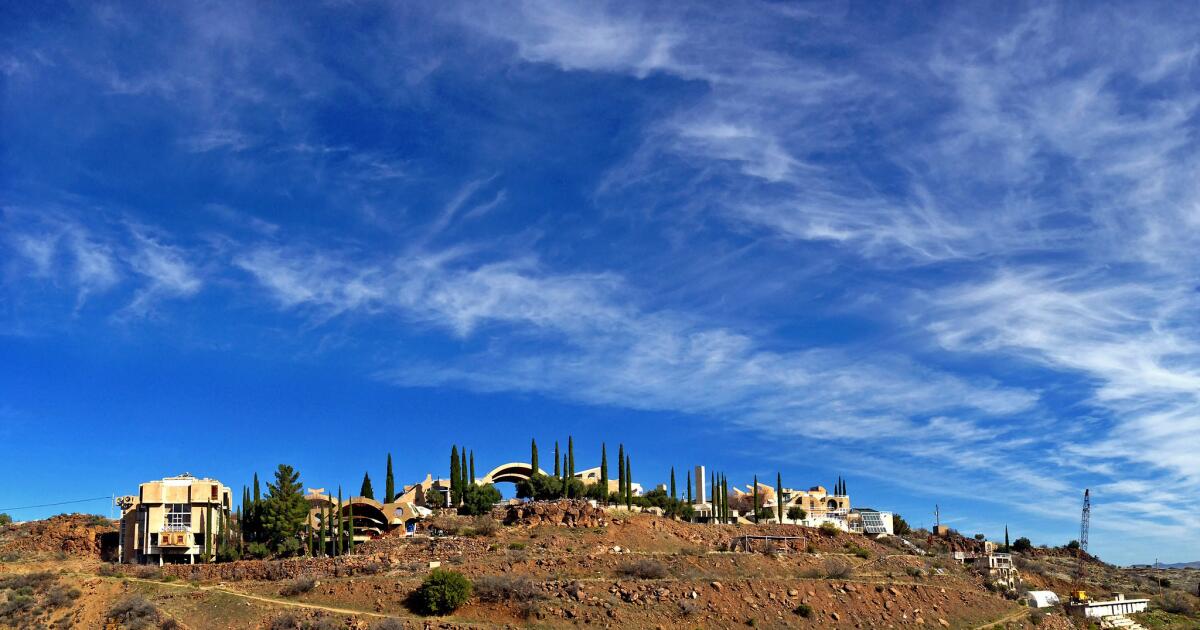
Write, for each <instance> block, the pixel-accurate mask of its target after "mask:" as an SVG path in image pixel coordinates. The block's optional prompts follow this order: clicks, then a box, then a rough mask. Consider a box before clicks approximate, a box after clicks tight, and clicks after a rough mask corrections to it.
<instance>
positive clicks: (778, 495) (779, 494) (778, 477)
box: [775, 472, 783, 523]
mask: <svg viewBox="0 0 1200 630" xmlns="http://www.w3.org/2000/svg"><path fill="white" fill-rule="evenodd" d="M775 506H776V508H777V509H776V510H775V511H776V512H778V513H779V522H780V523H782V522H783V474H782V473H778V472H777V473H775Z"/></svg>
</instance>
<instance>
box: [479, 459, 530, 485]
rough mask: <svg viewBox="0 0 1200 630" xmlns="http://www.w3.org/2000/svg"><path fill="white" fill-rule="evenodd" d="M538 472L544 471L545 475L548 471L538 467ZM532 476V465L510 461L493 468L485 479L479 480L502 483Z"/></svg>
mask: <svg viewBox="0 0 1200 630" xmlns="http://www.w3.org/2000/svg"><path fill="white" fill-rule="evenodd" d="M538 472H540V473H542V474H543V475H544V474H546V471H544V470H542V469H541V468H538ZM532 476H533V466H532V465H530V464H527V463H525V462H509V463H507V464H501V465H499V466H497V467H495V468H493V469H492V472H490V473H488V474H486V475H484V477H483V479H480V480H479V482H480V483H500V482H502V481H508V482H512V483H517V482H518V481H524V480H526V479H529V478H530V477H532Z"/></svg>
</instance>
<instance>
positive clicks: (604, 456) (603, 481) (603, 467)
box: [600, 442, 608, 503]
mask: <svg viewBox="0 0 1200 630" xmlns="http://www.w3.org/2000/svg"><path fill="white" fill-rule="evenodd" d="M600 487H601V488H604V503H608V449H607V448H606V447H605V446H604V442H601V443H600Z"/></svg>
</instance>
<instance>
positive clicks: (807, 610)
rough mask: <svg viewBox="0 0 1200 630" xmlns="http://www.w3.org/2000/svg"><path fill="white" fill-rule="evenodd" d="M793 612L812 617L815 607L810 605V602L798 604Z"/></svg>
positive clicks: (806, 617)
mask: <svg viewBox="0 0 1200 630" xmlns="http://www.w3.org/2000/svg"><path fill="white" fill-rule="evenodd" d="M793 612H795V613H796V614H797V615H800V616H801V617H804V618H805V619H808V618H809V617H812V614H813V609H812V606H809V605H808V604H800V605H799V606H796V609H795V610H794V611H793Z"/></svg>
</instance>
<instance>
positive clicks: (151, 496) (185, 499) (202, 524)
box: [116, 473, 233, 564]
mask: <svg viewBox="0 0 1200 630" xmlns="http://www.w3.org/2000/svg"><path fill="white" fill-rule="evenodd" d="M232 499H233V497H232V495H231V493H230V490H229V487H228V486H225V485H222V484H221V482H219V481H217V480H215V479H198V478H196V477H193V476H191V475H190V474H188V473H184V474H182V475H179V476H177V477H166V478H163V479H160V480H158V481H147V482H146V483H143V484H141V485H140V486H138V494H137V496H123V497H118V498H117V500H116V503H117V506H118V507H120V508H121V532H120V538H121V543H120V544H121V548H120V554H119V555H120V559H121V562H135V563H138V564H168V563H177V564H193V563H195V562H197V561H203V560H204V559H205V556H204V554H205V547H206V545H205V542H206V538H207V543H208V544H207V553H208V557H209V558H210V559H211V558H213V557H215V556H216V553H217V543H218V539H219V536H220V534H221V532H222V530H223V525H224V524H225V523H228V522H229V508H230V506H231V505H232Z"/></svg>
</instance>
